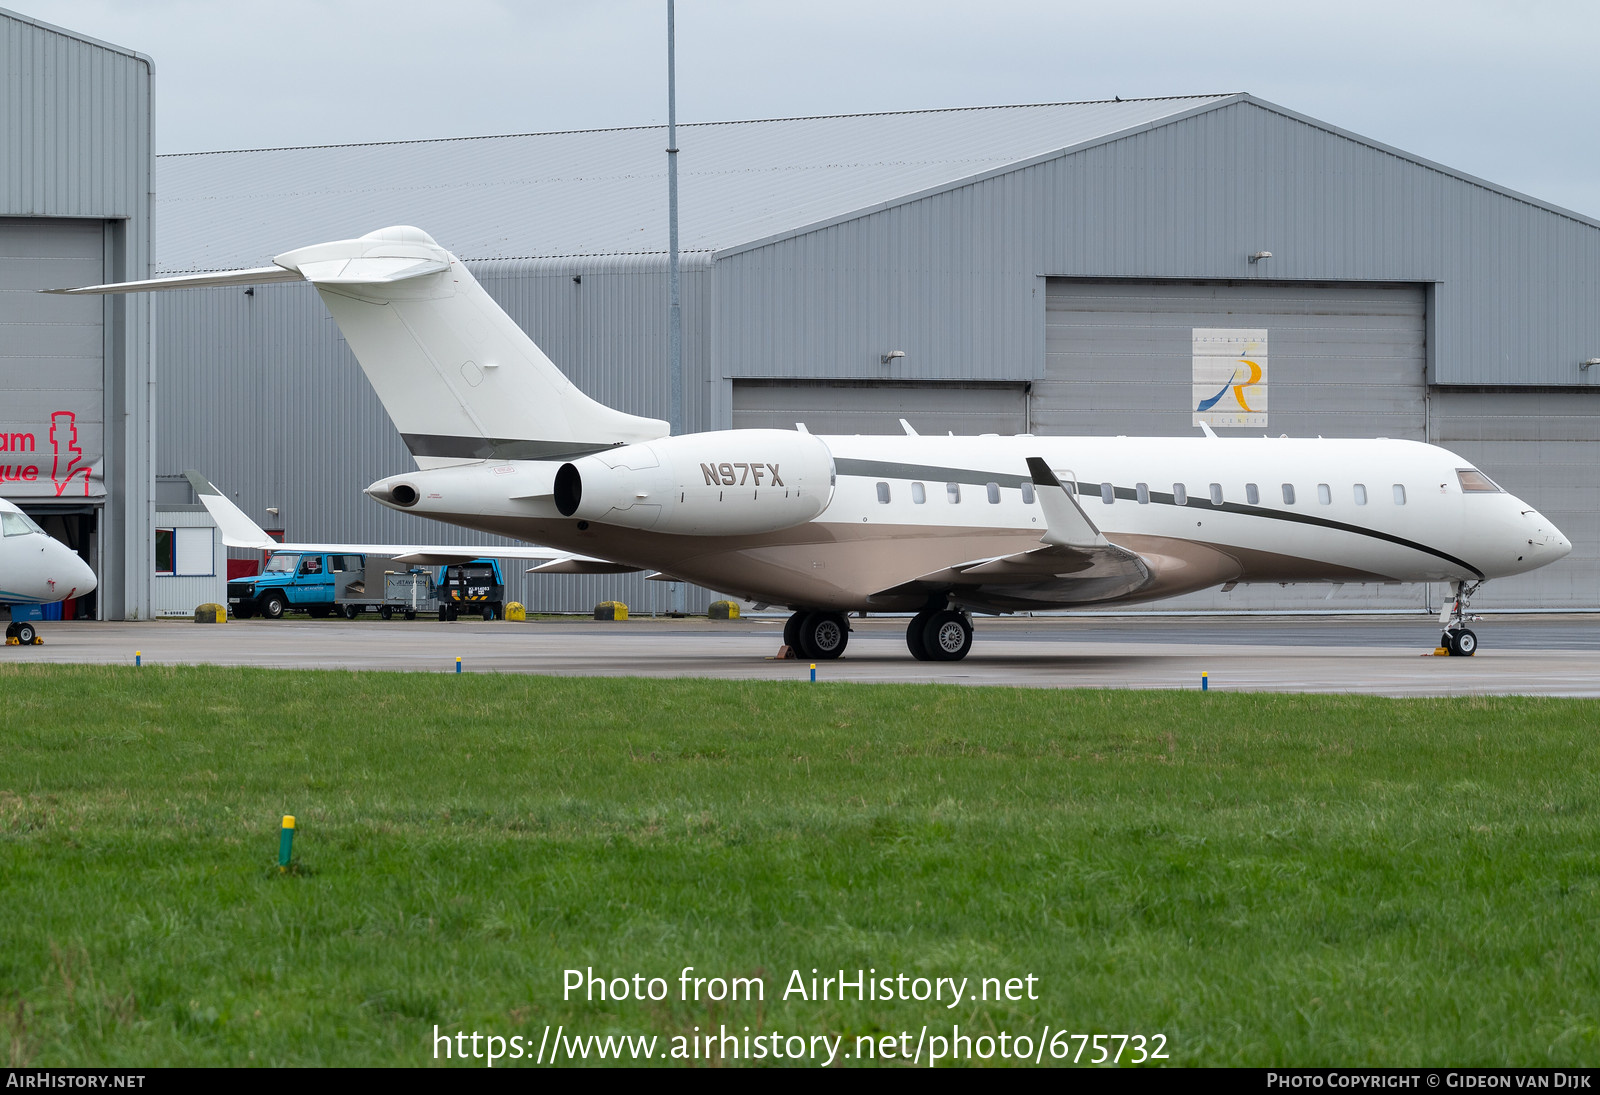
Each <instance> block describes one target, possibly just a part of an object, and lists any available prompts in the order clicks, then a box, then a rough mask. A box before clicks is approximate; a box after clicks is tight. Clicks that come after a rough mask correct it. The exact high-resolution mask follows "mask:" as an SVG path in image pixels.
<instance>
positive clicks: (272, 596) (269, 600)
mask: <svg viewBox="0 0 1600 1095" xmlns="http://www.w3.org/2000/svg"><path fill="white" fill-rule="evenodd" d="M288 610H289V602H288V601H286V600H284V598H283V594H281V593H269V594H267V595H266V596H265V597H263V598H261V615H262V616H263V617H265V618H266V619H269V620H281V619H283V614H284V613H285V612H287V611H288Z"/></svg>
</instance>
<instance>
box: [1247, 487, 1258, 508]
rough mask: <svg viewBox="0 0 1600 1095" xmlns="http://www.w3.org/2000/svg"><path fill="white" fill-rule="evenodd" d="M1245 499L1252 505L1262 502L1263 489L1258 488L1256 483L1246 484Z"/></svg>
mask: <svg viewBox="0 0 1600 1095" xmlns="http://www.w3.org/2000/svg"><path fill="white" fill-rule="evenodd" d="M1244 500H1245V501H1246V502H1248V503H1250V504H1251V505H1252V506H1259V505H1260V504H1261V491H1260V490H1259V489H1257V487H1256V485H1255V484H1254V483H1246V484H1245V485H1244Z"/></svg>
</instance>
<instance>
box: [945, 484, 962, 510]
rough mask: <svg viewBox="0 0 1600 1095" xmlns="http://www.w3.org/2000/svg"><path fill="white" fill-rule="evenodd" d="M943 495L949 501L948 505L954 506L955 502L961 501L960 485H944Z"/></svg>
mask: <svg viewBox="0 0 1600 1095" xmlns="http://www.w3.org/2000/svg"><path fill="white" fill-rule="evenodd" d="M944 493H945V497H947V498H949V499H950V504H951V505H955V504H956V503H957V502H959V501H961V484H960V483H946V484H945V485H944Z"/></svg>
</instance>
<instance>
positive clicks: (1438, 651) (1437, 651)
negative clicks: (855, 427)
mask: <svg viewBox="0 0 1600 1095" xmlns="http://www.w3.org/2000/svg"><path fill="white" fill-rule="evenodd" d="M1428 656H1429V655H1427V654H1424V655H1423V657H1425V658H1426V657H1428ZM1432 656H1433V657H1435V658H1448V657H1449V656H1450V648H1449V647H1448V646H1436V647H1434V648H1433V655H1432Z"/></svg>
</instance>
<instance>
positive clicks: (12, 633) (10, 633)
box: [6, 624, 17, 639]
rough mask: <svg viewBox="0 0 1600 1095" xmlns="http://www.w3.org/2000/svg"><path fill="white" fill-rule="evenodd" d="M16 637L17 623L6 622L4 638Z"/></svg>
mask: <svg viewBox="0 0 1600 1095" xmlns="http://www.w3.org/2000/svg"><path fill="white" fill-rule="evenodd" d="M16 637H17V625H16V624H6V638H8V639H15V638H16Z"/></svg>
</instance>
